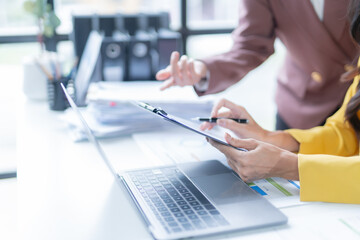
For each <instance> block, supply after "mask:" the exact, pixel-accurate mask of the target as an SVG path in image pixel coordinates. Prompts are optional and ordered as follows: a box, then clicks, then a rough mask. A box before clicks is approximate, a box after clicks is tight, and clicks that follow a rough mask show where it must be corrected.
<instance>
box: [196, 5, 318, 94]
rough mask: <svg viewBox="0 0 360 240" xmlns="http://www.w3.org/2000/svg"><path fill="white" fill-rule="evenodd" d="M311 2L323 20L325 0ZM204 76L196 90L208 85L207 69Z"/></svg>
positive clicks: (204, 89) (201, 90)
mask: <svg viewBox="0 0 360 240" xmlns="http://www.w3.org/2000/svg"><path fill="white" fill-rule="evenodd" d="M298 1H303V0H298ZM310 2H311V4H312V5H313V7H314V10H315V12H316V14H317V15H318V17H319V19H320V21H322V20H323V18H324V4H325V0H310ZM206 75H207V76H206V78H205V79H202V80H201V81H200V82H199V83H197V84H195V88H196V90H198V91H200V92H205V91H206V90H207V89H208V87H209V81H208V79H209V75H210V73H209V71H208V72H207V74H206Z"/></svg>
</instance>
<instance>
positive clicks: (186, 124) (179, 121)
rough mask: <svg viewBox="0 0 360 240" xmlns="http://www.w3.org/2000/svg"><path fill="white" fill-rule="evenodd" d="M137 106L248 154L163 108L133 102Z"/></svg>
mask: <svg viewBox="0 0 360 240" xmlns="http://www.w3.org/2000/svg"><path fill="white" fill-rule="evenodd" d="M133 103H134V104H135V105H137V106H139V107H140V108H142V109H145V110H147V111H149V112H152V113H154V114H156V115H157V116H159V117H161V118H163V119H164V120H166V121H169V122H171V123H174V124H176V125H178V126H181V127H183V128H186V129H188V130H190V131H193V132H195V133H198V134H200V135H203V136H205V137H208V138H210V139H212V140H214V141H216V142H219V143H221V144H224V145H226V146H229V147H232V148H235V149H237V150H240V151H245V152H247V150H246V149H244V148H238V147H234V146H232V145H230V144H228V143H227V142H226V141H225V139H224V138H223V137H221V136H217V135H216V134H214V133H211V132H208V131H203V130H200V129H199V125H198V124H196V123H193V122H191V121H188V120H186V119H183V118H180V117H176V116H173V115H171V114H168V113H167V112H165V111H164V110H163V109H161V108H156V107H153V106H151V105H150V104H148V103H144V102H139V101H134V102H133Z"/></svg>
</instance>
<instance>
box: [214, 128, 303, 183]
mask: <svg viewBox="0 0 360 240" xmlns="http://www.w3.org/2000/svg"><path fill="white" fill-rule="evenodd" d="M225 139H226V142H227V143H229V144H230V145H232V146H235V147H240V148H245V149H247V150H248V152H244V151H240V150H237V149H235V148H232V147H229V146H226V145H224V144H221V143H218V142H215V141H213V140H210V139H208V141H209V142H210V144H211V145H213V146H214V147H216V148H217V149H218V150H219V151H221V152H222V153H224V154H225V156H226V158H227V162H228V164H229V165H230V167H231V168H232V169H233V170H234V171H235V172H236V173H237V174H238V175H239V176H240V177H241V179H242V180H244V181H245V182H251V181H254V180H258V179H264V178H268V177H282V178H286V179H292V180H298V179H299V170H298V157H297V154H294V153H292V152H289V151H286V150H284V149H281V148H278V147H276V146H274V145H271V144H268V143H264V142H260V141H257V140H254V139H235V138H233V137H231V136H230V135H229V134H226V135H225Z"/></svg>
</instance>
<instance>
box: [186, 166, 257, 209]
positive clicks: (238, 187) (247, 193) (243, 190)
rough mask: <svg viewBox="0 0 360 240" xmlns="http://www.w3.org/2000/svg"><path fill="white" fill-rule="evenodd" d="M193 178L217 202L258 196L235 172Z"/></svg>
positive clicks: (247, 199)
mask: <svg viewBox="0 0 360 240" xmlns="http://www.w3.org/2000/svg"><path fill="white" fill-rule="evenodd" d="M191 180H192V181H193V182H194V183H195V185H196V186H198V187H199V188H200V189H201V190H202V192H203V193H204V194H205V195H206V196H207V197H208V198H209V199H210V200H211V201H213V202H214V203H215V204H231V203H234V202H241V201H249V200H252V199H253V198H254V197H255V198H256V197H257V196H256V193H254V192H253V191H252V190H251V189H250V188H249V187H248V186H247V185H246V183H244V182H242V181H241V180H240V179H239V178H238V177H236V176H235V175H234V174H233V173H223V174H216V175H211V176H201V177H192V178H191Z"/></svg>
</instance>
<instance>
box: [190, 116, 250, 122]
mask: <svg viewBox="0 0 360 240" xmlns="http://www.w3.org/2000/svg"><path fill="white" fill-rule="evenodd" d="M218 119H231V120H233V121H235V122H238V123H248V122H249V120H248V119H245V118H223V117H219V118H202V117H197V118H193V120H197V121H200V122H211V123H215V122H216V120H218Z"/></svg>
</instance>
